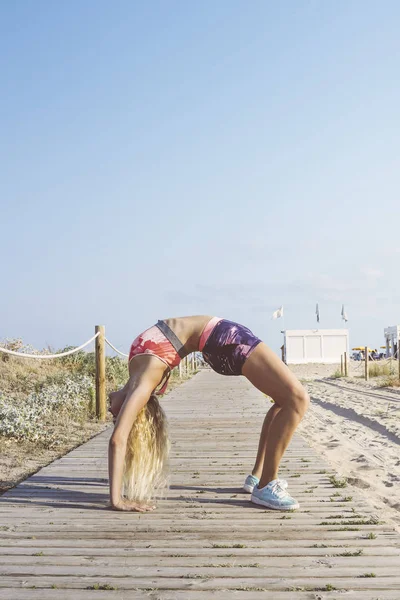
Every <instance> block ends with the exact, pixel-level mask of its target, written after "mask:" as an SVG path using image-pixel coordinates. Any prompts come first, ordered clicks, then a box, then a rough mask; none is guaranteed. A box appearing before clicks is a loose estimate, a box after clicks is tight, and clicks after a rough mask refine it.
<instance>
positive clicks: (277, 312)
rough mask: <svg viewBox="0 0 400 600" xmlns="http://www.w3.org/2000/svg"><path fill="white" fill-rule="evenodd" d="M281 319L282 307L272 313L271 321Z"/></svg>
mask: <svg viewBox="0 0 400 600" xmlns="http://www.w3.org/2000/svg"><path fill="white" fill-rule="evenodd" d="M281 317H283V306H281V307H280V308H278V310H276V311H275V312H274V313H272V318H273V319H280V318H281Z"/></svg>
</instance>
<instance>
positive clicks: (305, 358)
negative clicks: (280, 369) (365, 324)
mask: <svg viewBox="0 0 400 600" xmlns="http://www.w3.org/2000/svg"><path fill="white" fill-rule="evenodd" d="M284 336H285V343H284V358H285V362H286V364H304V363H330V364H334V363H336V364H337V363H340V357H341V355H342V354H343V353H344V352H347V353H348V352H349V331H348V329H288V330H286V331H285V332H284Z"/></svg>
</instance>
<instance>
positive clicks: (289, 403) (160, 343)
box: [109, 316, 309, 512]
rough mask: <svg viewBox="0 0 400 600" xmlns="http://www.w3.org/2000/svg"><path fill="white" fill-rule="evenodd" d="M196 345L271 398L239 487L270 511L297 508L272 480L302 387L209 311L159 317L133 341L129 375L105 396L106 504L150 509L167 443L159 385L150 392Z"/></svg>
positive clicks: (296, 418) (223, 370)
mask: <svg viewBox="0 0 400 600" xmlns="http://www.w3.org/2000/svg"><path fill="white" fill-rule="evenodd" d="M197 351H200V352H202V353H203V357H204V360H205V362H206V363H208V364H209V365H210V367H211V368H212V369H213V370H214V371H216V372H217V373H220V374H222V375H244V376H245V377H246V378H247V379H248V380H249V381H250V382H251V383H252V384H253V385H254V386H255V387H256V388H257V389H259V390H260V391H261V392H263V393H264V394H267V395H268V396H271V398H273V400H274V401H275V402H274V404H273V406H272V407H271V408H270V410H269V411H268V413H267V415H266V417H265V419H264V424H263V426H262V430H261V435H260V440H259V444H258V452H257V458H256V461H255V465H254V468H253V471H252V474H251V475H249V476H248V477H247V478H246V481H245V483H244V486H243V489H244V491H246V492H249V493H251V501H252V502H254V503H255V504H261V505H262V506H266V507H268V508H272V509H277V510H292V509H296V508H299V504H298V502H297V501H296V500H295V499H294V498H292V497H291V496H290V494H289V493H288V491H287V483H286V481H283V480H280V479H279V478H278V468H279V464H280V461H281V459H282V456H283V454H284V452H285V450H286V448H287V446H288V444H289V442H290V440H291V438H292V436H293V433H294V431H295V430H296V428H297V426H298V424H299V423H300V421H301V419H302V417H303V415H304V413H305V412H306V410H307V407H308V405H309V397H308V395H307V392H306V391H305V389H304V388H303V386H302V385H301V384H300V382H299V381H298V380H297V379H296V377H295V376H294V375H293V373H292V372H291V371H290V370H289V369H288V367H287V366H286V365H285V364H284V363H283V362H282V361H281V360H280V359H279V358H278V357H277V356H276V354H275V353H274V352H273V351H272V350H270V349H269V348H268V346H266V345H265V344H264V343H263V342H262V341H261V340H260V339H259V338H258V337H256V336H255V335H254V334H253V333H252V332H251V331H250V330H249V329H247V328H246V327H244V326H243V325H239V324H237V323H234V322H232V321H227V320H225V319H220V318H217V317H210V316H193V317H180V318H171V319H166V320H164V321H158V323H157V324H156V325H154V326H153V327H150V329H147V330H146V331H145V332H144V333H142V334H140V335H139V336H138V337H137V338H136V339H135V340H134V342H133V344H132V346H131V350H130V353H129V380H128V382H127V383H126V385H125V386H124V387H123V388H122V389H120V390H118V391H116V392H112V393H110V396H109V398H110V408H109V410H110V412H111V413H112V415H113V417H114V423H115V428H114V431H113V434H112V436H111V439H110V444H109V480H110V501H111V507H112V508H113V509H115V510H122V511H139V512H144V511H148V510H152V509H153V508H154V507H153V506H150V505H149V503H148V502H149V500H150V499H151V498H152V496H153V495H154V490H155V489H156V488H157V487H159V486H162V485H163V480H164V472H165V464H166V458H167V455H168V449H169V442H168V435H167V430H166V418H165V414H164V412H163V410H162V409H161V407H160V405H159V402H158V400H157V397H156V395H155V390H156V388H157V387H158V386H161V389H160V391H159V392H157V393H158V394H159V393H163V392H164V391H165V388H166V386H167V383H168V378H169V375H170V372H171V369H173V368H174V367H176V366H177V365H178V364H179V363H180V361H181V359H182V358H184V357H185V356H187V355H188V354H190V353H191V352H197ZM200 410H201V407H199V411H200ZM241 427H243V425H242V424H241V423H240V422H238V429H239V428H241Z"/></svg>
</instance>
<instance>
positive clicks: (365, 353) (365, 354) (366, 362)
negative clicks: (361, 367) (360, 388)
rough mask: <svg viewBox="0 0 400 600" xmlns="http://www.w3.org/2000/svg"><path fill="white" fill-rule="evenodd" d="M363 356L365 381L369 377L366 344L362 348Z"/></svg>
mask: <svg viewBox="0 0 400 600" xmlns="http://www.w3.org/2000/svg"><path fill="white" fill-rule="evenodd" d="M364 358H365V381H368V379H369V373H368V346H365V348H364Z"/></svg>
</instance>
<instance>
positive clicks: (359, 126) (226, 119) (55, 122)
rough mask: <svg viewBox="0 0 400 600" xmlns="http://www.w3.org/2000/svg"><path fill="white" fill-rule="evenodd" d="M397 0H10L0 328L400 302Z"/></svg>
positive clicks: (291, 313)
mask: <svg viewBox="0 0 400 600" xmlns="http://www.w3.org/2000/svg"><path fill="white" fill-rule="evenodd" d="M399 18H400V4H399V3H398V2H396V1H394V0H393V1H391V0H385V1H384V2H381V3H378V2H375V1H374V0H373V1H372V0H362V1H361V0H356V1H355V0H346V1H344V0H337V1H335V2H320V1H311V0H299V1H298V2H294V1H288V0H286V1H283V2H269V1H268V0H262V1H259V0H252V1H251V2H245V1H244V0H240V1H238V0H219V1H218V2H215V1H213V2H211V1H209V0H203V1H202V2H183V1H172V0H171V1H169V0H164V1H155V0H151V1H149V2H144V1H142V2H135V1H133V0H129V1H127V0H116V1H114V2H110V1H107V2H106V1H104V0H96V1H95V0H84V1H77V0H72V1H70V2H51V1H48V0H41V1H40V0H39V1H38V2H33V1H32V0H29V1H28V0H21V1H19V2H3V3H2V4H1V7H0V74H1V84H2V85H1V88H2V93H1V95H0V119H1V121H0V128H1V135H0V160H1V177H0V198H1V209H2V210H1V220H0V235H1V245H2V260H1V262H0V281H1V283H2V286H1V288H2V293H1V294H0V314H1V316H2V318H1V323H0V338H4V337H18V336H20V337H22V338H23V339H24V341H26V342H27V343H31V344H33V345H36V346H38V347H42V346H44V345H45V344H51V345H52V346H54V347H56V348H58V347H62V346H65V345H69V344H71V345H73V344H76V345H77V344H79V343H81V342H83V341H84V340H85V339H87V338H88V337H90V336H91V335H92V331H93V328H94V325H95V324H97V323H102V324H105V325H106V328H107V335H108V336H109V338H110V339H111V340H112V341H113V342H114V343H115V344H116V345H118V346H119V347H121V348H122V349H124V350H127V348H128V346H129V344H130V342H131V341H132V339H133V338H134V337H135V336H136V334H137V333H139V332H140V331H141V330H142V329H144V328H146V327H148V326H150V325H152V324H153V323H154V322H155V321H156V320H157V319H158V318H165V317H168V316H180V315H187V314H212V315H214V314H215V315H218V316H223V317H226V318H230V319H234V320H237V321H239V322H242V323H244V324H246V325H248V326H250V327H251V328H252V329H253V330H254V331H255V332H256V333H257V334H258V335H259V336H260V337H262V338H263V339H264V340H265V341H266V342H267V343H269V344H270V345H271V346H272V348H273V349H274V350H278V348H279V345H280V343H281V334H280V329H281V328H282V322H281V321H271V320H270V317H271V314H272V312H273V310H275V309H276V308H278V307H279V306H280V305H281V304H283V305H284V307H285V313H286V316H285V326H286V327H287V328H293V329H294V328H301V329H302V328H309V327H315V326H316V321H315V304H316V302H319V306H320V312H321V322H320V327H322V328H331V327H341V326H342V322H341V319H340V310H341V305H342V303H344V304H345V305H346V310H347V312H348V315H349V323H348V326H349V328H350V335H351V344H352V345H359V344H362V345H364V344H369V345H371V346H377V345H380V343H383V329H384V327H386V326H388V325H392V324H397V323H399V322H400V309H399V304H400V277H399V265H400V234H399V228H398V222H399V207H400V202H399V189H400V185H399V184H400V168H399V167H400V165H399V159H400V145H399V139H400V131H399V130H400V125H399V123H400V121H399V109H398V107H399V106H400V79H399V77H398V75H399V64H400V61H399V59H400V38H399V35H398V22H399Z"/></svg>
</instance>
